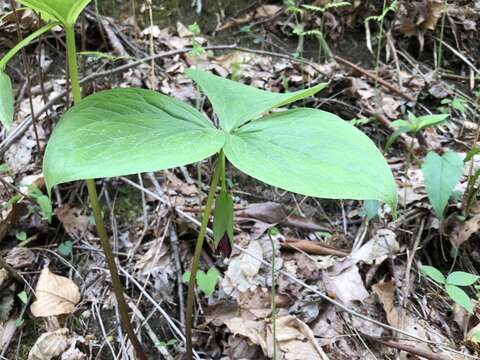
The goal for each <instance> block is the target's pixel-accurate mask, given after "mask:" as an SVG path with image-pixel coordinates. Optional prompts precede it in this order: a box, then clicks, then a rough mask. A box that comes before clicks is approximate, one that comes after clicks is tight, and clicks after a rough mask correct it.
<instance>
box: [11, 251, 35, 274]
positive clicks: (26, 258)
mask: <svg viewBox="0 0 480 360" xmlns="http://www.w3.org/2000/svg"><path fill="white" fill-rule="evenodd" d="M34 261H35V254H34V253H33V251H32V250H30V249H28V248H25V247H20V246H16V247H14V248H13V249H11V250H10V251H9V252H8V254H7V256H6V257H5V262H6V263H7V264H8V265H10V266H12V267H13V268H15V269H19V268H23V267H26V266H30V265H32V264H33V262H34Z"/></svg>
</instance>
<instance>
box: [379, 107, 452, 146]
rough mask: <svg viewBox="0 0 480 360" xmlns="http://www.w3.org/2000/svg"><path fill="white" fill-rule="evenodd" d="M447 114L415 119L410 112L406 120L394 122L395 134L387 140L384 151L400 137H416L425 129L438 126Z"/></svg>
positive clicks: (445, 118)
mask: <svg viewBox="0 0 480 360" xmlns="http://www.w3.org/2000/svg"><path fill="white" fill-rule="evenodd" d="M447 118H448V114H439V115H425V116H420V117H416V116H415V115H414V114H412V113H411V112H409V113H408V120H395V121H393V122H392V126H393V127H395V128H396V130H395V132H394V133H393V134H392V135H391V136H390V137H389V138H388V140H387V144H386V145H385V151H387V150H388V149H389V148H390V146H392V144H393V143H394V142H395V140H397V139H398V138H399V137H400V135H402V134H406V133H410V134H412V135H413V136H416V135H417V134H418V133H419V132H420V131H422V130H423V129H425V128H427V127H431V126H435V125H439V124H441V123H443V122H444V121H445V120H447Z"/></svg>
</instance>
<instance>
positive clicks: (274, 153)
mask: <svg viewBox="0 0 480 360" xmlns="http://www.w3.org/2000/svg"><path fill="white" fill-rule="evenodd" d="M224 152H225V155H226V157H227V158H228V160H229V161H230V162H231V163H232V164H233V165H234V166H235V167H237V168H239V169H240V170H242V171H243V172H245V173H247V174H248V175H250V176H252V177H254V178H256V179H259V180H261V181H263V182H265V183H267V184H270V185H273V186H277V187H279V188H282V189H285V190H288V191H292V192H296V193H299V194H303V195H308V196H315V197H321V198H329V199H357V200H381V201H384V202H386V203H388V204H389V205H390V206H391V207H392V209H393V211H395V209H396V204H397V198H396V186H395V181H394V178H393V175H392V173H391V171H390V168H389V166H388V164H387V162H386V160H385V158H384V157H383V156H382V154H381V153H380V151H379V150H378V149H377V148H376V146H375V145H374V143H373V142H372V141H371V140H370V139H369V138H368V137H367V136H366V135H365V134H363V133H362V132H361V131H360V130H358V129H356V128H355V127H354V126H352V125H350V124H349V123H347V122H345V121H343V120H342V119H340V118H339V117H338V116H336V115H333V114H331V113H328V112H325V111H320V110H314V109H306V108H301V109H295V110H290V111H285V112H280V113H276V114H273V115H271V116H268V117H266V118H263V119H261V120H257V121H254V122H251V123H249V124H246V125H244V126H242V127H240V128H239V129H238V130H236V131H234V132H233V133H232V134H229V135H227V140H226V144H225V147H224Z"/></svg>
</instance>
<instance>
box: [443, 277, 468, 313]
mask: <svg viewBox="0 0 480 360" xmlns="http://www.w3.org/2000/svg"><path fill="white" fill-rule="evenodd" d="M445 290H446V291H447V293H448V295H449V296H450V298H451V299H452V300H453V301H455V302H456V303H457V304H458V305H460V306H461V307H463V308H464V309H465V310H467V311H468V312H469V313H470V314H473V305H472V302H471V300H470V297H469V296H468V295H467V293H466V292H465V291H463V290H462V289H460V288H459V287H458V286H455V285H449V284H447V285H445Z"/></svg>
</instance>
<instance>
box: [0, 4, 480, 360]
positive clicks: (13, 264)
mask: <svg viewBox="0 0 480 360" xmlns="http://www.w3.org/2000/svg"><path fill="white" fill-rule="evenodd" d="M7 3H8V2H7ZM94 3H97V2H94ZM158 3H160V2H159V1H154V2H153V12H152V15H153V16H152V20H150V16H149V9H148V5H146V4H147V2H145V3H143V2H141V1H138V2H137V4H136V3H135V2H134V1H132V2H127V1H123V2H122V1H116V2H115V1H110V0H108V1H100V2H99V4H98V7H97V8H95V6H94V5H93V3H92V5H91V6H90V7H89V8H87V11H86V12H85V13H84V14H83V15H82V16H81V18H80V20H79V21H78V24H77V34H78V37H77V43H78V47H79V62H80V68H81V74H80V76H81V78H82V79H83V80H82V86H83V93H84V95H85V96H87V95H89V94H92V93H94V92H97V91H101V90H104V89H110V88H116V87H129V86H134V87H142V88H148V89H153V90H157V91H160V92H162V93H164V94H167V95H170V96H173V97H176V98H178V99H180V100H182V101H187V102H190V103H191V104H192V105H194V106H199V107H200V109H201V110H202V111H203V112H204V113H205V114H207V115H208V116H210V117H211V115H212V109H211V106H210V104H209V103H208V101H205V98H204V97H203V96H202V95H200V94H199V93H198V92H197V89H196V87H195V85H194V83H192V81H191V80H190V79H188V78H187V77H186V76H185V75H184V70H185V69H186V68H189V67H191V66H196V67H198V68H200V69H204V70H209V71H211V72H213V73H215V74H217V75H220V76H223V77H228V78H231V79H235V80H237V81H241V82H244V83H246V84H249V85H253V86H255V87H258V88H261V89H266V90H270V91H274V92H284V91H294V90H297V89H301V88H304V87H308V86H312V85H315V84H317V83H319V82H328V86H327V88H326V89H325V90H323V91H322V92H320V93H319V94H317V95H315V96H314V97H311V98H308V99H307V100H304V101H302V105H304V106H309V107H313V108H318V109H322V110H327V111H330V112H333V113H336V114H338V115H339V116H340V117H342V118H343V119H344V120H345V121H349V122H351V123H352V124H353V125H354V126H356V127H358V128H359V129H361V130H362V131H363V132H364V133H366V134H367V135H368V136H369V137H370V138H371V139H372V140H373V141H374V142H375V144H376V145H377V146H378V148H379V149H382V151H384V149H385V148H386V144H387V141H388V139H389V138H390V137H391V135H392V133H393V132H394V131H395V130H396V128H395V123H393V122H394V121H396V120H399V119H403V120H407V119H408V118H409V113H412V114H414V115H415V116H417V117H419V116H422V115H429V114H448V119H447V120H446V121H444V122H443V123H441V124H440V125H437V126H430V127H428V128H425V129H423V130H422V131H420V132H418V133H417V134H416V135H414V134H411V133H403V134H402V135H401V136H399V137H398V139H396V140H395V141H394V142H393V144H392V145H391V146H390V147H389V148H388V149H387V150H385V151H384V155H385V157H386V158H387V160H388V163H389V165H390V167H391V170H392V172H393V174H394V176H395V180H396V183H397V187H398V199H399V208H398V213H399V216H398V218H396V219H395V218H394V217H393V216H392V210H391V209H390V208H389V207H388V206H386V205H383V204H380V205H379V206H377V205H376V204H372V203H370V202H369V203H366V204H364V203H363V202H361V201H350V200H343V201H339V200H324V199H316V198H309V197H304V196H300V195H295V194H292V193H289V192H286V191H283V190H281V189H275V188H272V187H269V186H266V185H264V184H262V183H260V182H257V181H255V180H253V179H252V178H249V177H247V176H246V175H244V174H242V173H240V172H239V171H237V170H235V169H232V168H228V170H227V171H228V177H229V183H230V185H231V186H232V188H233V194H234V206H235V225H234V233H235V239H236V244H237V245H236V246H235V247H234V249H233V252H232V254H231V256H230V257H229V258H225V257H224V256H222V255H221V254H218V253H217V252H215V251H214V250H213V249H212V248H211V247H210V246H209V245H206V246H205V248H204V251H203V254H202V265H201V268H202V269H208V268H210V267H212V266H215V267H216V268H217V269H218V271H219V272H220V279H219V281H218V284H217V286H216V288H215V291H214V292H213V294H212V295H211V296H206V295H205V294H203V293H202V292H200V291H198V292H197V293H196V297H195V301H196V303H195V315H194V319H193V320H194V339H193V340H194V347H195V349H196V355H195V356H196V357H197V358H199V359H200V358H201V359H268V358H271V356H272V350H271V348H272V346H271V344H272V312H271V299H272V297H271V286H272V276H271V274H272V272H271V263H272V260H274V261H275V264H276V269H277V273H276V292H277V296H276V304H277V311H278V314H277V316H276V338H277V345H278V349H279V353H278V356H277V357H278V359H288V360H310V359H311V360H317V359H319V360H326V359H331V360H341V359H441V360H443V359H478V358H480V357H479V355H480V306H478V302H479V301H480V288H479V287H476V286H475V283H473V284H470V283H469V284H468V286H463V287H462V289H463V290H464V293H465V294H466V296H468V300H467V301H468V302H469V303H470V306H471V307H472V309H473V310H472V311H471V312H469V311H467V310H466V308H468V306H467V307H466V306H465V299H463V303H462V299H461V298H460V299H459V298H458V297H457V298H456V297H455V295H454V294H453V296H452V294H451V293H450V292H447V291H446V290H445V288H444V286H443V285H442V284H441V283H440V282H438V281H434V279H432V278H431V277H429V276H427V275H428V274H426V273H425V272H422V271H421V267H422V266H423V265H428V266H432V267H435V268H436V269H438V270H439V271H440V272H441V273H442V274H443V275H444V276H447V275H448V274H449V273H451V272H453V271H462V272H467V273H470V274H473V275H479V274H480V245H479V241H480V233H479V228H480V203H479V202H477V184H476V178H474V177H473V174H475V173H476V171H477V169H480V157H478V156H479V155H476V154H477V153H479V151H478V148H477V146H478V140H479V125H478V123H479V121H480V115H479V113H480V112H479V106H480V103H479V102H480V86H479V85H478V84H479V77H480V70H479V69H480V60H479V59H480V30H478V26H479V20H480V2H479V1H477V0H475V1H443V0H423V1H406V0H398V1H393V3H395V4H396V8H391V9H389V10H388V5H390V4H391V3H392V1H385V2H383V1H378V0H376V1H357V0H355V1H353V0H352V1H350V2H349V3H351V4H349V5H344V6H340V5H338V6H331V7H328V6H327V8H324V7H325V5H327V4H330V3H332V2H330V1H322V0H317V1H315V2H313V4H314V5H315V6H317V8H316V9H314V8H308V7H304V6H303V3H302V2H288V1H287V2H285V4H283V2H281V1H276V2H275V1H270V2H268V3H267V2H264V1H261V0H257V1H238V2H235V1H223V2H222V3H223V4H222V5H221V7H220V6H219V3H218V2H217V1H210V0H208V1H207V0H204V1H203V3H202V1H199V0H197V1H195V2H194V3H195V6H196V7H195V8H192V7H191V1H180V2H178V1H169V2H166V3H163V5H158ZM305 3H308V4H310V3H312V2H305ZM333 3H335V2H333ZM336 3H337V4H338V2H336ZM132 4H133V7H132ZM135 4H136V5H135ZM137 5H138V6H137ZM200 5H201V6H200ZM385 5H386V6H385ZM384 6H385V10H386V11H385V12H384V15H385V16H383V17H381V16H379V15H382V12H383V11H382V8H383V7H384ZM319 9H323V10H321V11H320V10H319ZM2 11H3V12H4V14H5V15H6V16H5V17H2V15H1V14H0V17H1V20H0V55H3V54H5V53H6V51H7V50H8V49H10V48H11V47H13V46H14V44H15V43H16V42H17V41H18V30H19V32H20V35H21V36H22V37H25V36H27V35H28V34H30V33H31V32H32V31H34V30H35V29H37V28H38V27H39V20H38V17H37V16H36V14H34V13H33V12H32V11H30V10H25V9H23V10H18V11H17V15H18V17H19V24H18V23H17V21H16V19H15V16H14V14H13V13H11V12H10V11H11V8H10V7H9V5H8V4H4V3H0V12H2ZM375 16H376V17H375ZM195 21H196V22H198V25H199V26H198V27H196V26H191V25H192V24H193V23H194V22H195ZM64 44H65V40H64V34H63V32H62V31H54V32H52V33H50V34H46V35H44V36H43V37H42V38H41V39H40V40H39V41H37V42H35V43H33V44H32V45H31V46H29V47H28V48H26V49H25V52H24V53H23V55H19V56H17V57H16V58H15V59H14V60H13V61H12V62H11V63H10V64H9V65H8V67H7V69H6V71H7V72H8V73H9V75H10V76H11V77H12V79H13V80H14V81H13V83H14V90H15V99H16V116H15V121H14V126H13V128H12V129H11V130H10V131H6V130H5V129H2V128H0V180H1V181H0V359H9V360H10V359H27V358H28V359H40V360H46V359H53V358H57V357H58V358H60V359H62V360H75V359H135V356H134V355H133V351H132V349H131V346H130V344H129V341H128V340H126V338H125V334H124V332H123V330H122V329H121V327H120V326H119V312H118V309H117V306H116V302H115V297H114V295H113V292H112V288H111V279H110V275H109V273H108V270H107V266H106V262H105V257H104V255H103V252H102V250H101V245H100V242H99V238H98V237H97V232H96V229H95V226H94V223H93V217H92V214H91V209H90V208H89V206H88V196H87V191H86V187H85V184H84V183H83V182H75V183H68V184H64V185H61V186H58V187H56V188H55V190H54V191H53V193H52V198H51V199H52V204H53V207H52V208H49V205H48V201H46V198H45V195H43V194H46V189H45V184H44V179H43V175H42V157H43V154H44V150H45V146H46V143H47V141H48V138H49V135H50V134H51V132H52V129H53V128H54V126H55V123H56V122H57V120H58V119H59V118H60V117H61V116H62V114H63V113H64V112H65V111H66V110H67V109H68V108H69V107H70V106H71V100H72V98H71V95H69V85H68V81H67V72H66V59H65V55H64V53H65V45H64ZM152 53H153V54H154V56H153V59H154V60H153V62H152V57H151V56H150V55H151V54H152ZM32 114H34V115H33V117H32ZM392 123H393V124H392ZM472 149H473V151H472ZM449 151H451V152H455V153H456V154H458V155H459V156H461V157H462V159H464V158H465V157H467V155H470V156H468V159H467V160H466V161H465V166H464V172H463V175H462V176H461V178H460V181H459V182H458V183H457V184H456V186H455V189H454V192H453V194H452V196H450V193H448V194H447V198H448V197H450V201H449V203H448V206H447V208H446V210H445V213H444V216H443V217H442V218H441V219H439V218H438V217H437V216H436V213H435V211H434V210H433V209H432V206H431V199H429V197H428V196H427V192H426V190H425V186H424V178H423V172H422V166H421V164H422V163H423V162H424V161H425V158H426V155H427V153H429V152H436V153H437V154H439V155H443V154H445V153H447V152H449ZM346 156H348V154H346ZM212 169H213V167H212V162H211V161H210V160H206V161H204V162H202V163H201V164H198V165H189V166H185V167H181V168H179V169H175V170H167V171H160V172H156V173H148V174H139V175H135V176H127V177H119V178H110V179H101V180H97V182H96V183H97V188H98V190H99V196H100V200H101V203H102V206H103V209H104V213H103V215H104V218H105V220H106V223H107V228H108V233H109V235H110V239H111V244H112V246H113V248H114V252H115V255H116V257H117V259H118V266H119V269H120V275H121V278H122V282H123V285H124V288H125V291H126V297H127V302H128V305H129V306H130V309H131V314H132V318H133V322H134V324H135V325H136V326H137V327H138V328H139V336H140V338H141V339H142V342H143V344H144V346H145V348H146V349H147V350H148V354H149V355H150V357H151V358H152V359H160V358H165V359H182V358H183V357H184V351H185V345H184V335H183V334H184V331H183V325H184V323H185V315H184V314H185V302H186V292H187V287H186V285H185V283H184V282H183V280H182V277H183V274H184V272H185V271H188V270H189V269H190V266H191V260H192V256H193V248H194V242H195V239H196V237H197V232H198V221H199V220H200V213H199V209H200V206H201V205H202V204H204V202H205V199H206V194H207V192H208V184H209V183H210V181H209V180H210V177H211V175H212ZM285 176H286V177H288V174H285ZM436 176H437V177H438V179H440V180H442V179H444V178H446V177H448V176H449V175H448V174H446V173H442V172H439V173H438V174H437V175H436ZM472 179H473V180H472ZM42 192H43V194H42ZM272 226H275V227H276V229H277V230H278V231H277V232H276V233H275V235H273V240H274V244H275V250H274V251H272V246H271V239H270V237H269V235H268V233H267V230H268V229H269V228H271V227H272ZM40 275H41V276H40ZM437 279H438V278H437ZM52 285H54V286H53V288H51V290H50V291H52V292H53V295H55V287H57V289H58V288H63V289H70V288H72V289H73V290H75V288H78V289H79V290H80V298H79V299H78V301H76V302H75V303H73V304H72V303H71V301H70V300H69V299H62V298H58V296H57V298H55V297H54V299H53V300H52V299H51V298H50V299H43V300H42V298H40V297H38V296H37V297H35V295H34V294H35V290H36V289H37V290H38V289H39V286H40V287H41V286H44V287H45V286H47V287H48V286H50V287H51V286H52ZM477 285H478V283H477ZM32 304H33V306H32ZM462 304H463V306H462ZM65 309H68V310H65ZM59 313H60V314H62V315H58V314H59Z"/></svg>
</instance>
